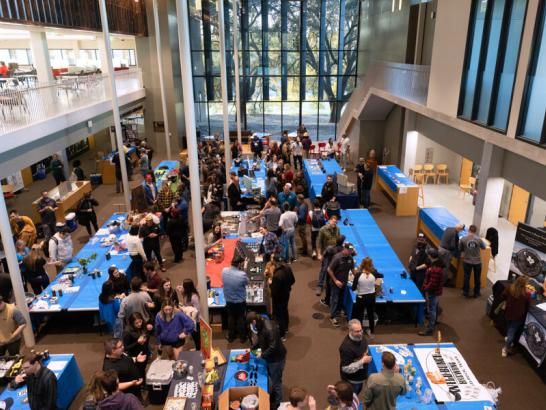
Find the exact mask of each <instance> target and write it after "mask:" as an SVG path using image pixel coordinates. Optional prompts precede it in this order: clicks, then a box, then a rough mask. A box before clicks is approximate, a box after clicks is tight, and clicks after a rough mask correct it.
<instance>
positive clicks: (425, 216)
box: [419, 207, 467, 240]
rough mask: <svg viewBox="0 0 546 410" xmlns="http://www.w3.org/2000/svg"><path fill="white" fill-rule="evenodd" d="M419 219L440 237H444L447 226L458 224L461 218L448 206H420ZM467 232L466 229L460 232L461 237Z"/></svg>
mask: <svg viewBox="0 0 546 410" xmlns="http://www.w3.org/2000/svg"><path fill="white" fill-rule="evenodd" d="M419 219H421V220H422V221H423V223H424V224H425V226H426V227H427V228H428V229H429V230H430V231H431V232H432V233H433V234H434V236H436V238H438V240H441V239H442V235H443V234H444V231H445V230H446V228H449V227H453V226H455V225H457V224H458V223H460V222H459V220H458V219H457V218H456V217H455V216H453V214H451V212H449V211H448V210H447V209H446V208H442V207H439V208H420V209H419ZM466 234H467V232H466V229H465V230H462V231H461V232H459V238H462V237H463V236H465V235H466Z"/></svg>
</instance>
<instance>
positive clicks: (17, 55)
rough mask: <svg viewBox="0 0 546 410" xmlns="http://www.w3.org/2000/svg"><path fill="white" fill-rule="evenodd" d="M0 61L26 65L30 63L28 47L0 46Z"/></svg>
mask: <svg viewBox="0 0 546 410" xmlns="http://www.w3.org/2000/svg"><path fill="white" fill-rule="evenodd" d="M0 61H3V62H5V63H6V64H9V63H17V64H23V65H28V64H32V53H31V52H30V48H0Z"/></svg>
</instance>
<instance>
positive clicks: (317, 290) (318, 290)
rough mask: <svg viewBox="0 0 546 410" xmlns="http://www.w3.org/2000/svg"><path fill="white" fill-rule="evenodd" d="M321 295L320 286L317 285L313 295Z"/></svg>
mask: <svg viewBox="0 0 546 410" xmlns="http://www.w3.org/2000/svg"><path fill="white" fill-rule="evenodd" d="M320 295H322V288H321V287H318V286H317V289H316V290H315V296H320Z"/></svg>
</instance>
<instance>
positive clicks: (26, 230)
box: [9, 209, 37, 247]
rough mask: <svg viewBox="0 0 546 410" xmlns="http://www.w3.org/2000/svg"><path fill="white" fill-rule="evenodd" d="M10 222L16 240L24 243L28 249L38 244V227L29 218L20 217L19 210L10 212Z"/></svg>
mask: <svg viewBox="0 0 546 410" xmlns="http://www.w3.org/2000/svg"><path fill="white" fill-rule="evenodd" d="M9 222H10V225H11V230H12V232H13V234H14V236H15V239H18V240H21V241H24V242H25V243H26V245H27V246H28V247H31V246H32V245H34V242H36V237H37V232H36V226H35V225H34V222H32V219H30V218H29V217H28V216H24V215H19V212H17V210H15V209H12V210H11V211H9Z"/></svg>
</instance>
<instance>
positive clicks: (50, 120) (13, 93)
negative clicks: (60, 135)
mask: <svg viewBox="0 0 546 410" xmlns="http://www.w3.org/2000/svg"><path fill="white" fill-rule="evenodd" d="M114 75H115V78H116V90H117V94H118V103H119V105H120V106H123V105H126V104H129V103H131V102H134V101H137V100H139V99H142V98H144V97H145V91H144V88H143V86H142V78H141V72H140V70H124V71H116V72H115V74H114ZM109 111H111V92H110V82H109V78H108V76H106V75H100V74H92V75H78V76H71V75H68V76H63V77H62V78H61V79H59V80H58V81H56V82H54V83H50V84H30V83H25V82H24V81H23V82H21V81H18V82H14V81H11V80H10V81H8V82H3V84H2V88H0V119H1V121H0V138H1V139H2V151H3V152H5V151H8V150H10V149H12V148H15V147H16V146H20V145H22V144H24V143H25V142H31V141H30V140H29V138H30V139H32V140H36V139H39V138H41V137H45V136H47V135H50V134H52V133H54V132H58V131H61V130H62V129H65V128H68V127H71V126H73V125H76V124H78V123H81V122H84V121H87V120H88V119H91V118H93V117H95V116H97V115H101V114H104V113H106V112H109ZM21 138H22V139H21ZM25 140H26V141H25Z"/></svg>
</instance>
